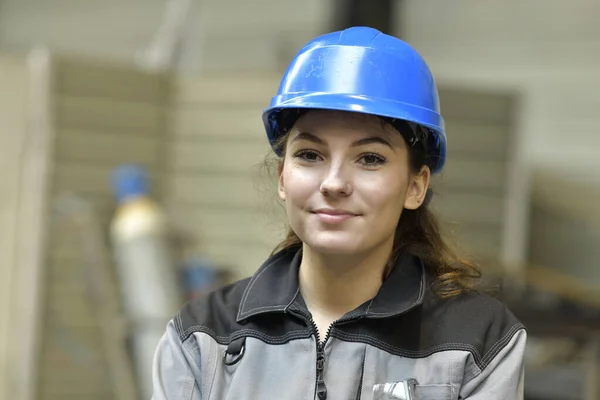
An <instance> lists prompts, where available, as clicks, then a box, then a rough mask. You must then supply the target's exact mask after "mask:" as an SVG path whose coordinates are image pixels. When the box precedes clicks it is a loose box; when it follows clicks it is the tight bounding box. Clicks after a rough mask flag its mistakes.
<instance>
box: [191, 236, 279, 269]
mask: <svg viewBox="0 0 600 400" xmlns="http://www.w3.org/2000/svg"><path fill="white" fill-rule="evenodd" d="M272 247H273V246H268V245H252V244H244V243H241V244H238V243H232V242H231V241H221V240H206V241H205V242H203V243H202V246H201V251H202V252H203V254H204V255H205V256H207V257H209V258H210V259H212V260H214V261H215V262H216V263H217V264H219V265H223V266H225V267H229V268H230V270H231V272H232V275H233V276H232V278H233V279H242V278H245V277H247V276H250V275H252V274H253V273H254V272H256V270H257V269H258V268H259V267H260V266H261V265H262V264H263V263H264V262H265V260H266V259H267V258H268V256H269V254H270V253H271V251H272V250H273V249H272Z"/></svg>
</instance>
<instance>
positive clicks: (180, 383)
mask: <svg viewBox="0 0 600 400" xmlns="http://www.w3.org/2000/svg"><path fill="white" fill-rule="evenodd" d="M188 340H193V338H190V339H188ZM195 353H197V354H195ZM199 358H200V353H199V351H197V352H193V351H190V350H189V349H188V347H187V346H186V343H182V341H181V339H180V338H179V335H178V334H177V330H176V328H175V321H173V320H172V321H170V322H169V324H168V325H167V330H166V332H165V334H164V335H163V337H162V338H161V340H160V341H159V343H158V346H157V348H156V351H155V353H154V361H153V367H152V386H153V395H152V400H201V397H200V384H201V382H199V379H200V359H199Z"/></svg>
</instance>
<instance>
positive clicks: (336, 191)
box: [320, 165, 353, 197]
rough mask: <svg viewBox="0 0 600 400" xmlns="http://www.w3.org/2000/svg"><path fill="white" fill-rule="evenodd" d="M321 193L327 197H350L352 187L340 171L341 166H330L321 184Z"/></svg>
mask: <svg viewBox="0 0 600 400" xmlns="http://www.w3.org/2000/svg"><path fill="white" fill-rule="evenodd" d="M320 190H321V193H322V194H323V195H324V196H328V197H346V196H350V195H351V194H352V191H353V186H352V184H351V183H350V180H349V179H348V177H346V176H345V174H344V173H343V171H342V168H341V166H333V165H332V166H331V168H329V170H328V171H327V175H325V178H324V179H323V181H322V182H321V187H320Z"/></svg>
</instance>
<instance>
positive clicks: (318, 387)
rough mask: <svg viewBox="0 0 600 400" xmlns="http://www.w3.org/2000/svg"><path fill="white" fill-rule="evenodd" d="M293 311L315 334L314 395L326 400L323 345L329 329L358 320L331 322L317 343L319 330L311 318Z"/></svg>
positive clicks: (299, 311)
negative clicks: (308, 324)
mask: <svg viewBox="0 0 600 400" xmlns="http://www.w3.org/2000/svg"><path fill="white" fill-rule="evenodd" d="M294 311H296V312H297V313H298V314H300V315H301V316H302V317H303V318H304V319H305V320H306V321H308V322H309V323H310V325H311V326H312V329H313V332H314V334H315V337H316V339H317V377H316V382H315V393H316V397H317V399H319V400H327V385H326V384H325V377H324V372H325V344H326V343H327V340H328V339H329V334H330V333H331V328H332V327H333V325H335V324H337V323H340V322H347V321H351V320H354V319H358V318H357V317H349V318H348V317H347V318H343V317H342V318H340V319H338V320H336V321H333V322H332V323H331V325H329V328H327V332H326V333H325V337H324V338H323V340H322V341H319V328H318V327H317V324H316V322H315V320H314V319H313V318H312V316H311V315H309V314H307V313H305V312H304V311H302V310H298V309H296V310H294Z"/></svg>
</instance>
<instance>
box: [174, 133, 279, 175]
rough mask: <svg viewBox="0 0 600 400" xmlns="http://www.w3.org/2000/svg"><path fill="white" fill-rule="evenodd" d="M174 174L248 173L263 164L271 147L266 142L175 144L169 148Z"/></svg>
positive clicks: (194, 142)
mask: <svg viewBox="0 0 600 400" xmlns="http://www.w3.org/2000/svg"><path fill="white" fill-rule="evenodd" d="M169 147H170V148H169V151H170V154H169V159H171V160H172V162H171V165H170V169H171V170H172V171H185V172H186V173H189V172H190V171H201V172H209V171H218V172H225V173H242V174H248V173H250V172H252V171H254V170H256V169H257V168H258V167H260V166H261V165H262V164H264V160H265V156H266V155H267V154H268V153H269V150H270V147H269V145H268V143H267V141H266V140H264V139H263V140H262V141H258V140H257V141H256V142H241V143H240V142H233V141H215V142H210V141H193V142H192V141H182V140H179V141H175V142H174V143H172V144H171V146H169Z"/></svg>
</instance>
